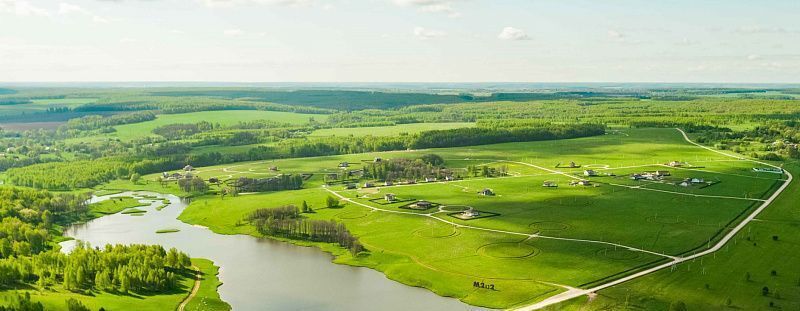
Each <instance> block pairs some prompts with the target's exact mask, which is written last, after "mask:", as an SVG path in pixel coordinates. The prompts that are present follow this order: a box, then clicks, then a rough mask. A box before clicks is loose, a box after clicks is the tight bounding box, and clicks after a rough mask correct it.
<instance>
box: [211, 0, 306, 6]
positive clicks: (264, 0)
mask: <svg viewBox="0 0 800 311" xmlns="http://www.w3.org/2000/svg"><path fill="white" fill-rule="evenodd" d="M202 2H203V3H204V4H205V5H206V6H207V7H211V8H229V7H235V6H239V5H247V4H274V5H283V6H290V7H305V6H311V5H312V4H313V2H314V1H313V0H202Z"/></svg>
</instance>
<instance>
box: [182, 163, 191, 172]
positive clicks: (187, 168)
mask: <svg viewBox="0 0 800 311" xmlns="http://www.w3.org/2000/svg"><path fill="white" fill-rule="evenodd" d="M183 170H184V171H187V172H191V171H193V170H194V167H192V166H191V165H188V164H187V165H186V166H184V167H183Z"/></svg>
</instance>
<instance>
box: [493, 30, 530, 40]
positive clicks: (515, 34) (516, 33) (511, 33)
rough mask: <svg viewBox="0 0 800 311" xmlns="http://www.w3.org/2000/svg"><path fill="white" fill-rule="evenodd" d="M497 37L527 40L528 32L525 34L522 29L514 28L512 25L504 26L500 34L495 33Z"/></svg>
mask: <svg viewBox="0 0 800 311" xmlns="http://www.w3.org/2000/svg"><path fill="white" fill-rule="evenodd" d="M497 38H498V39H501V40H529V39H530V37H528V34H526V33H525V32H524V31H522V29H519V28H514V27H505V28H503V30H502V31H500V34H499V35H497Z"/></svg>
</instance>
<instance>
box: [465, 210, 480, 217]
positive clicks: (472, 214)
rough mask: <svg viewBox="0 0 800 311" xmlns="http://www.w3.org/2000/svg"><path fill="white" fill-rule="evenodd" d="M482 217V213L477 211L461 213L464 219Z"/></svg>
mask: <svg viewBox="0 0 800 311" xmlns="http://www.w3.org/2000/svg"><path fill="white" fill-rule="evenodd" d="M480 215H481V213H479V212H478V211H476V210H472V209H470V210H466V211H464V212H462V213H461V217H463V218H472V217H478V216H480Z"/></svg>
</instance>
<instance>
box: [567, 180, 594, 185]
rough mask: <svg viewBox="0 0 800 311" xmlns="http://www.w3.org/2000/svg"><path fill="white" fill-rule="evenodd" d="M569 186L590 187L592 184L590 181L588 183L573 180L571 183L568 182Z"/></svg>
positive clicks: (586, 181)
mask: <svg viewBox="0 0 800 311" xmlns="http://www.w3.org/2000/svg"><path fill="white" fill-rule="evenodd" d="M569 184H570V186H575V185H578V186H591V185H592V183H591V182H590V181H588V180H579V181H574V180H573V181H571V182H569Z"/></svg>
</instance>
